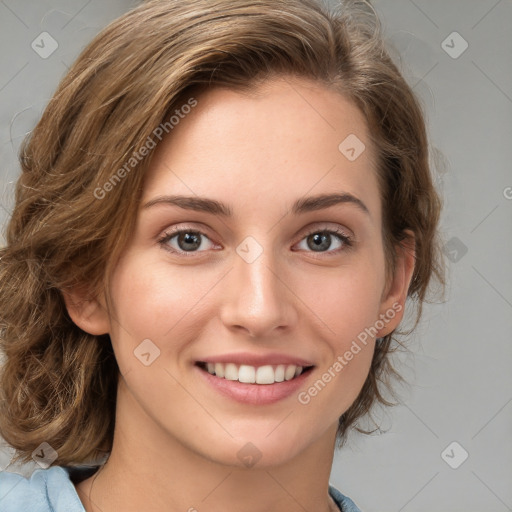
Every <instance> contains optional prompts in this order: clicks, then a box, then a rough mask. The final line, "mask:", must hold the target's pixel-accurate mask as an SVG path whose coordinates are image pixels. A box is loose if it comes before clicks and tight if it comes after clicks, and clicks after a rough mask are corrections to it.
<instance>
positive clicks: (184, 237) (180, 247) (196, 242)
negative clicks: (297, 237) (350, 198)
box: [158, 229, 352, 256]
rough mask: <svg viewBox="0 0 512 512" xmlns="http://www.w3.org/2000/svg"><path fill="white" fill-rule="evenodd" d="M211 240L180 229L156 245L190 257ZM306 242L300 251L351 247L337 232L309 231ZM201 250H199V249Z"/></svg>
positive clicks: (340, 232)
mask: <svg viewBox="0 0 512 512" xmlns="http://www.w3.org/2000/svg"><path fill="white" fill-rule="evenodd" d="M203 237H204V238H205V239H206V240H209V241H210V242H211V240H210V239H209V238H208V236H207V235H206V234H205V233H203V232H202V231H198V230H194V229H181V230H175V231H173V232H171V233H166V234H165V235H164V236H163V238H161V239H160V240H159V241H158V243H159V244H160V245H161V246H162V247H163V248H164V249H166V250H168V251H170V252H172V253H175V254H180V255H183V256H191V255H192V254H193V253H196V252H204V243H203V239H202V238H203ZM333 237H334V238H335V239H337V241H338V244H339V245H338V247H337V248H335V249H334V250H329V249H331V246H332V238H333ZM174 239H176V240H175V244H176V245H177V247H176V245H174V244H173V243H171V242H173V240H174ZM304 241H305V242H306V245H307V249H302V250H306V252H307V251H308V249H311V252H316V253H318V252H320V253H323V252H327V253H331V254H337V253H338V252H340V251H343V250H344V249H346V248H349V247H351V246H352V239H351V238H350V237H349V236H348V235H346V234H345V233H343V232H342V231H338V230H328V229H324V230H315V231H310V232H309V233H308V234H307V235H306V236H305V237H304V238H303V239H302V240H301V242H300V243H303V242H304ZM201 248H202V249H203V250H199V249H201Z"/></svg>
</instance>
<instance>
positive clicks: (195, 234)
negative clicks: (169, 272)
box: [158, 229, 211, 255]
mask: <svg viewBox="0 0 512 512" xmlns="http://www.w3.org/2000/svg"><path fill="white" fill-rule="evenodd" d="M202 237H204V238H205V239H207V240H210V239H209V238H208V237H207V236H206V235H205V234H204V233H203V232H202V231H197V230H195V229H180V230H175V231H172V232H171V233H166V234H165V235H164V236H163V238H161V239H160V240H158V243H159V244H160V245H161V246H162V247H163V248H164V249H166V250H168V251H170V252H174V253H180V254H184V255H187V253H190V252H203V251H198V249H199V248H201V247H204V244H203V240H202ZM174 239H176V240H174ZM210 242H211V240H210ZM176 245H177V246H178V247H177V248H176Z"/></svg>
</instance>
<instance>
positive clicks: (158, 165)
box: [144, 78, 379, 208]
mask: <svg viewBox="0 0 512 512" xmlns="http://www.w3.org/2000/svg"><path fill="white" fill-rule="evenodd" d="M195 99H196V100H197V106H196V107H195V108H194V109H193V110H192V111H191V112H190V113H189V114H187V115H182V116H181V118H180V120H179V123H178V124H177V125H175V126H174V128H173V130H172V131H171V132H170V133H169V135H167V137H166V138H164V139H163V141H162V142H161V143H160V144H159V145H158V147H157V148H156V150H155V154H154V157H153V160H152V162H151V166H150V169H149V170H148V174H147V176H146V183H145V189H144V199H145V200H148V199H151V198H153V197H154V196H155V195H158V194H186V195H198V196H208V197H215V196H218V198H219V199H222V200H223V201H224V200H225V198H226V197H228V198H230V199H231V200H232V201H234V202H238V203H239V206H240V205H242V204H243V205H244V206H245V207H247V206H248V205H250V204H253V205H260V206H261V204H262V201H264V200H268V201H270V202H275V203H276V202H277V203H279V204H283V202H284V203H290V204H291V203H292V202H293V201H294V200H295V199H297V197H299V196H304V195H310V194H320V193H326V192H337V191H343V192H347V193H351V194H353V195H355V196H357V197H361V198H363V197H364V198H365V201H364V202H365V203H370V204H372V203H375V202H377V203H378V202H379V193H378V187H377V180H376V175H375V171H374V169H375V164H374V162H375V156H374V148H373V146H372V144H371V143H370V140H369V137H368V135H369V134H368V127H367V124H366V121H365V119H364V116H363V114H362V113H361V112H360V110H359V109H358V108H357V107H356V106H355V105H354V104H353V103H352V102H350V101H349V100H347V99H346V98H344V97H343V96H342V95H341V94H340V93H338V92H335V91H332V90H329V89H327V88H325V87H324V86H322V85H320V84H317V83H313V82H310V81H305V80H298V79H288V78H281V79H277V80H273V81H268V82H265V83H263V84H261V85H259V86H258V87H256V88H254V89H252V90H251V91H250V92H249V93H245V92H244V93H241V92H238V91H234V90H230V89H226V88H215V89H212V90H209V91H207V92H203V93H201V94H200V95H198V96H197V97H195ZM185 101H187V100H185ZM354 157H355V158H354ZM288 196H289V198H288ZM235 207H236V206H235ZM374 208H375V204H374Z"/></svg>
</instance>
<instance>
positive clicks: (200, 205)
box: [143, 192, 370, 217]
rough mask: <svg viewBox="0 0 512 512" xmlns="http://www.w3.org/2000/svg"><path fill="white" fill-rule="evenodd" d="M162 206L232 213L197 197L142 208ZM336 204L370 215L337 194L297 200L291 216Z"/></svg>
mask: <svg viewBox="0 0 512 512" xmlns="http://www.w3.org/2000/svg"><path fill="white" fill-rule="evenodd" d="M162 204H164V205H173V206H178V207H179V208H183V209H184V210H193V211H197V212H206V213H211V214H213V215H219V216H222V217H232V216H233V211H232V209H231V208H230V206H229V205H227V204H225V203H223V202H221V201H217V200H215V199H209V198H206V197H197V196H177V195H174V196H160V197H156V198H155V199H152V200H151V201H149V202H148V203H146V204H145V205H144V207H143V208H144V209H147V208H152V207H153V206H156V205H162ZM337 204H352V205H354V206H356V207H357V208H358V209H359V210H360V211H362V212H364V213H366V214H367V215H370V212H369V210H368V208H367V206H366V205H365V204H364V203H363V201H361V200H360V199H359V198H357V197H355V196H354V195H352V194H349V193H347V192H344V193H338V194H319V195H316V196H311V197H306V198H301V199H298V200H297V201H295V203H293V206H292V209H291V211H292V214H293V215H300V214H304V213H308V212H312V211H317V210H323V209H325V208H330V207H332V206H335V205H337Z"/></svg>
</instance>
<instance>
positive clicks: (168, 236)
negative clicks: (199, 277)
mask: <svg viewBox="0 0 512 512" xmlns="http://www.w3.org/2000/svg"><path fill="white" fill-rule="evenodd" d="M183 233H192V234H194V235H201V236H204V237H205V238H208V240H210V238H209V237H208V235H207V234H206V233H203V232H202V231H199V230H197V229H187V228H183V229H177V230H173V231H171V232H167V233H164V235H163V236H162V237H161V238H160V239H159V240H158V244H160V246H161V247H162V248H163V249H164V250H166V251H169V252H171V253H173V254H178V255H182V256H185V257H186V258H190V257H193V256H194V255H195V254H197V253H198V252H199V253H201V252H203V251H177V250H176V249H171V248H170V247H169V245H168V243H169V242H170V241H171V240H172V239H173V238H174V237H176V236H179V235H181V234H183ZM314 234H329V235H334V236H336V237H337V238H339V240H340V241H341V242H342V243H343V246H342V247H341V248H339V249H336V250H334V251H325V252H319V253H316V254H339V253H340V252H342V251H344V250H348V249H350V248H351V247H353V240H352V238H351V237H350V236H348V235H346V234H345V233H344V232H343V231H341V230H339V229H314V230H311V231H309V232H308V233H306V234H305V235H304V236H303V237H302V238H301V240H300V242H302V240H304V239H305V238H307V237H309V236H311V235H314ZM306 252H311V253H313V254H315V252H314V251H306Z"/></svg>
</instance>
